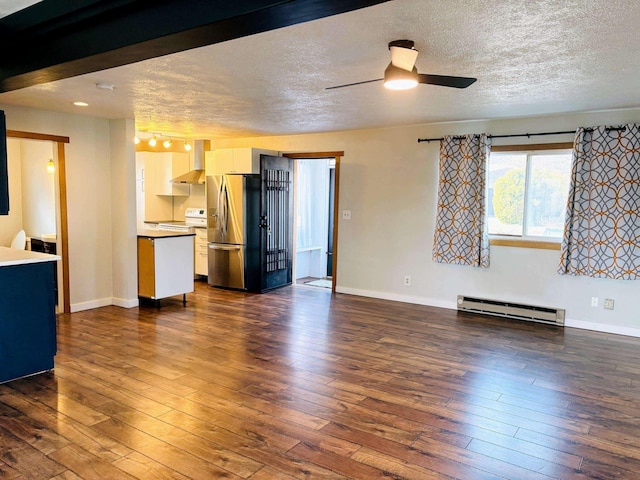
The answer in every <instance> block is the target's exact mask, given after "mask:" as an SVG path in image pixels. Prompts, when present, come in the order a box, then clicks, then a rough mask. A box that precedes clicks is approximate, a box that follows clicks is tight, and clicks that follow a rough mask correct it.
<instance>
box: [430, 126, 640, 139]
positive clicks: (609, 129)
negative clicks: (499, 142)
mask: <svg viewBox="0 0 640 480" xmlns="http://www.w3.org/2000/svg"><path fill="white" fill-rule="evenodd" d="M626 129H627V127H625V126H621V127H606V130H607V132H609V131H611V130H622V131H624V130H626ZM584 131H585V132H593V128H585V129H584ZM575 133H576V131H575V130H566V131H562V132H541V133H513V134H510V135H487V138H512V137H527V138H529V137H539V136H543V135H568V134H573V135H575ZM464 137H465V136H464V135H460V136H454V137H453V138H455V139H460V138H464ZM442 140H444V138H443V137H440V138H419V139H418V143H421V142H427V143H429V142H436V141H437V142H440V141H442Z"/></svg>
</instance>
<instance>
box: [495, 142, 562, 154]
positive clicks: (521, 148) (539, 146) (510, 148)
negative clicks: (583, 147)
mask: <svg viewBox="0 0 640 480" xmlns="http://www.w3.org/2000/svg"><path fill="white" fill-rule="evenodd" d="M572 148H573V142H555V143H530V144H520V145H491V151H492V152H526V151H533V150H571V149H572Z"/></svg>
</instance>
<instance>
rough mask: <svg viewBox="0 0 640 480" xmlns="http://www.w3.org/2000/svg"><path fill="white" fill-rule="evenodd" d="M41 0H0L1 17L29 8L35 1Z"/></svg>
mask: <svg viewBox="0 0 640 480" xmlns="http://www.w3.org/2000/svg"><path fill="white" fill-rule="evenodd" d="M40 1H41V0H0V18H2V17H6V16H7V15H10V14H12V13H13V12H17V11H18V10H22V9H23V8H27V7H28V6H30V5H33V4H34V3H39V2H40Z"/></svg>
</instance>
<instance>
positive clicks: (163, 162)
mask: <svg viewBox="0 0 640 480" xmlns="http://www.w3.org/2000/svg"><path fill="white" fill-rule="evenodd" d="M143 154H144V170H145V172H144V182H145V193H146V194H149V195H168V196H173V197H188V196H189V193H190V191H189V185H182V184H173V183H171V179H173V178H175V177H177V176H179V175H182V174H183V173H187V172H188V171H189V154H188V153H177V152H144V153H143Z"/></svg>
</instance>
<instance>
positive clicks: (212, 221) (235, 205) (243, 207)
mask: <svg viewBox="0 0 640 480" xmlns="http://www.w3.org/2000/svg"><path fill="white" fill-rule="evenodd" d="M206 186H207V240H208V242H209V243H208V249H207V250H208V262H209V269H208V273H209V278H208V282H209V284H210V285H213V286H216V287H224V288H233V289H239V290H249V291H259V290H260V279H261V271H260V176H259V175H214V176H208V177H207V178H206Z"/></svg>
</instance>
